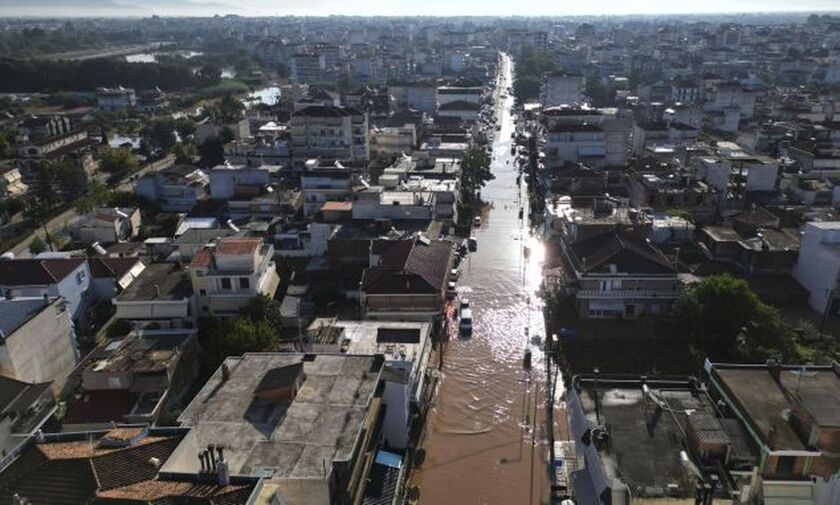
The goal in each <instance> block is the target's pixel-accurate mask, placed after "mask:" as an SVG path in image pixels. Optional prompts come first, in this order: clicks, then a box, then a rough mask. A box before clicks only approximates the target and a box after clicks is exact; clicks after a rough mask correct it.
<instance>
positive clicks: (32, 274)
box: [0, 258, 90, 323]
mask: <svg viewBox="0 0 840 505" xmlns="http://www.w3.org/2000/svg"><path fill="white" fill-rule="evenodd" d="M89 287H90V267H89V266H88V263H87V261H85V260H84V259H83V258H67V259H65V258H39V259H13V260H5V261H0V293H3V294H4V296H5V298H7V299H14V298H34V297H37V298H40V297H44V296H49V297H50V299H52V298H56V297H62V298H63V299H64V303H65V304H66V308H67V311H68V312H69V313H70V317H71V318H72V319H73V320H74V322H76V323H80V322H84V319H85V316H84V313H85V309H86V308H87V306H88V305H89V302H90V300H89V296H88V288H89Z"/></svg>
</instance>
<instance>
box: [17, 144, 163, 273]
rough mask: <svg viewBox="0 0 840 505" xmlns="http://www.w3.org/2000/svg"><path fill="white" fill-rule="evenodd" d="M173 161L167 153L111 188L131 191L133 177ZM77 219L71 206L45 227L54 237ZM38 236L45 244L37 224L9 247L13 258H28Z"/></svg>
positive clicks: (41, 228)
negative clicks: (31, 245)
mask: <svg viewBox="0 0 840 505" xmlns="http://www.w3.org/2000/svg"><path fill="white" fill-rule="evenodd" d="M174 162H175V156H173V155H171V154H170V155H169V156H166V157H165V158H162V159H160V160H158V161H156V162H154V163H150V164H148V165H146V166H144V167H143V168H141V169H140V170H139V171H137V172H135V173H134V174H131V175H130V176H126V177H124V178H123V179H122V180H120V181H119V182H118V183H116V184H114V185H113V189H114V190H116V191H132V190H133V187H134V186H133V184H134V183H133V180H132V177H134V178H139V177H142V176H143V175H145V174H147V173H150V172H154V171H157V170H160V169H162V168H164V167H167V166H170V165H172V164H173V163H174ZM78 219H79V213H78V212H77V211H76V209H75V208H73V207H71V208H69V209H67V210H65V211H64V212H62V213H61V214H59V215H57V216H55V217H53V218H51V219H50V220H49V221H47V229H48V230H49V231H50V236H52V237H53V238H55V235H56V234H58V233H61V232H62V231H63V230H64V229H65V228H69V227H71V226H72V225H73V224H75V223H76V221H78ZM36 236H38V237H40V238H41V240H43V241H44V243H45V244H46V236H45V235H44V227H43V226H39V227H38V228H37V229H35V230H33V231H32V233H31V234H30V235H29V236H28V237H26V238H25V239H23V240H22V241H21V242H20V243H19V244H17V245H16V246H14V247H12V248H11V249H9V252H11V253H13V254H14V255H15V258H29V257H31V256H32V255H31V254H30V253H29V244H31V243H32V240H33V239H34V238H35V237H36Z"/></svg>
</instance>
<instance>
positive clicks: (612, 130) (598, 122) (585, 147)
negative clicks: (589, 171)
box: [540, 107, 633, 168]
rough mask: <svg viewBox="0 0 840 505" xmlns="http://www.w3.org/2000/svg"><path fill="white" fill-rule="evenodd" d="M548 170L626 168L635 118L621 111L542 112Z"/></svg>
mask: <svg viewBox="0 0 840 505" xmlns="http://www.w3.org/2000/svg"><path fill="white" fill-rule="evenodd" d="M540 121H541V123H542V125H543V127H544V128H545V132H546V138H545V146H544V152H545V161H544V163H545V166H546V168H557V167H560V166H562V165H564V164H567V163H578V162H581V163H584V164H586V165H588V166H592V167H596V168H603V167H615V166H624V165H625V164H626V163H627V153H628V151H629V147H630V132H631V131H632V128H633V121H632V118H630V117H629V116H627V115H626V114H625V113H624V112H622V111H619V110H617V109H611V108H608V109H592V108H581V107H577V108H570V107H552V108H548V109H545V110H544V111H543V112H542V116H541V118H540Z"/></svg>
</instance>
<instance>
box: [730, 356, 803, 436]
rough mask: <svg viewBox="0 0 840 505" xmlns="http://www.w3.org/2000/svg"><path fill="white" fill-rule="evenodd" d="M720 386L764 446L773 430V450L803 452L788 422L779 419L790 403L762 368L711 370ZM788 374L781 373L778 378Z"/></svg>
mask: <svg viewBox="0 0 840 505" xmlns="http://www.w3.org/2000/svg"><path fill="white" fill-rule="evenodd" d="M715 370H716V372H717V375H718V377H719V378H720V381H721V383H722V384H723V386H724V387H725V388H726V389H727V390H728V392H729V393H730V394H732V395H733V396H734V398H733V401H735V402H737V404H738V406H739V407H740V408H742V409H743V410H744V413H745V415H746V416H747V417H748V418H749V420H750V423H751V424H752V425H753V427H754V428H756V429H757V430H758V431H759V434H760V436H761V438H762V439H763V441H764V443H767V442H768V441H769V440H770V438H771V437H770V434H771V431H775V433H774V435H773V438H774V439H775V442H774V444H773V447H772V449H773V450H779V451H784V450H798V451H801V450H806V449H807V447H806V445H805V444H804V443H803V442H802V440H801V439H800V438H799V435H797V433H796V431H794V429H793V427H792V426H791V425H790V423H789V422H788V421H786V420H785V419H784V417H782V416H783V415H784V412H785V411H786V410H787V409H789V408H790V403H789V402H788V400H787V398H786V397H785V395H784V392H783V391H782V389H781V388H779V384H778V383H777V382H776V381H775V380H774V379H773V377H772V376H771V375H770V372H769V371H768V370H767V369H766V368H763V367H749V368H748V367H737V368H717V367H716V368H715ZM786 373H790V372H782V375H785V374H786Z"/></svg>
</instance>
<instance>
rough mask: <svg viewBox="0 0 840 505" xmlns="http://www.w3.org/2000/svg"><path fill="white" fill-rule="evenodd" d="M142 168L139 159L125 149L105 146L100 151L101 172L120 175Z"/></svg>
mask: <svg viewBox="0 0 840 505" xmlns="http://www.w3.org/2000/svg"><path fill="white" fill-rule="evenodd" d="M139 168H140V163H139V162H138V161H137V158H136V157H135V156H134V155H133V154H131V153H130V152H129V151H127V150H125V149H119V148H116V149H115V148H113V147H107V146H103V147H101V148H100V149H99V170H101V171H103V172H106V173H109V174H118V173H122V172H134V171H136V170H137V169H139Z"/></svg>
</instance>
